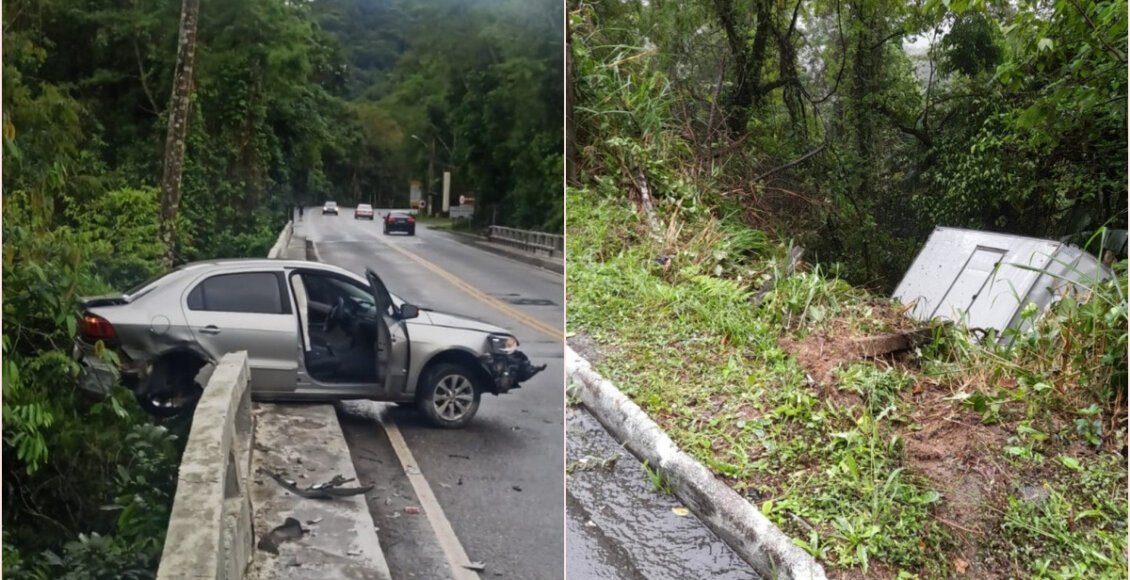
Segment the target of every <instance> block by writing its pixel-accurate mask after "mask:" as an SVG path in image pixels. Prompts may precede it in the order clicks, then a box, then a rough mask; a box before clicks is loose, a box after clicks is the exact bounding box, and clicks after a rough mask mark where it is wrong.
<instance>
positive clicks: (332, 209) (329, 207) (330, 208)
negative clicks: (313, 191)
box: [322, 201, 337, 215]
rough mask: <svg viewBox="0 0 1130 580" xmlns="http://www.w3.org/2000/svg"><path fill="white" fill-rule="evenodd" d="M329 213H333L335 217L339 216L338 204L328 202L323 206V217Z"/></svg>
mask: <svg viewBox="0 0 1130 580" xmlns="http://www.w3.org/2000/svg"><path fill="white" fill-rule="evenodd" d="M328 213H332V214H334V215H337V202H336V201H327V202H326V205H323V206H322V215H326V214H328Z"/></svg>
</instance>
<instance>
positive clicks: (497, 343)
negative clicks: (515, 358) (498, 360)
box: [487, 334, 518, 354]
mask: <svg viewBox="0 0 1130 580" xmlns="http://www.w3.org/2000/svg"><path fill="white" fill-rule="evenodd" d="M487 342H489V343H490V351H491V352H492V353H495V354H514V352H515V351H517V350H518V339H517V338H514V337H513V336H510V335H506V334H492V335H490V336H488V337H487Z"/></svg>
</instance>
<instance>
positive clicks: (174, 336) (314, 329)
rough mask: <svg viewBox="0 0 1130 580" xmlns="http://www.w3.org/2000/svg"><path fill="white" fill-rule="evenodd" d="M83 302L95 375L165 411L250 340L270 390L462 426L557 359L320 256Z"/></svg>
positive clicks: (160, 282) (226, 269)
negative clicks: (488, 397) (486, 396)
mask: <svg viewBox="0 0 1130 580" xmlns="http://www.w3.org/2000/svg"><path fill="white" fill-rule="evenodd" d="M80 305H81V308H82V321H81V324H80V325H79V336H78V337H77V339H76V349H75V356H76V357H77V358H79V359H80V360H82V361H83V363H84V368H86V369H87V372H86V373H84V385H85V386H86V387H87V388H89V389H91V390H99V388H98V387H97V386H96V385H98V384H102V385H105V384H107V383H108V382H109V381H105V380H102V381H99V380H97V378H98V377H103V378H105V377H107V376H109V377H110V378H111V379H116V378H118V377H120V378H121V379H122V382H123V383H124V384H125V385H126V386H128V387H130V388H131V389H132V390H133V391H134V393H135V394H136V395H137V399H138V401H139V403H140V404H141V405H142V407H143V408H145V409H146V411H148V412H150V413H153V414H156V415H165V416H168V415H174V414H177V413H181V412H185V411H186V410H188V409H191V408H192V405H193V404H194V403H195V400H196V399H197V398H199V394H200V392H201V389H202V387H201V385H202V384H205V383H206V382H207V380H206V376H207V374H208V373H209V369H210V368H212V366H213V365H214V364H215V363H216V361H218V360H219V359H220V357H222V356H223V355H224V354H226V353H228V352H234V351H240V350H243V351H247V356H248V364H249V367H250V371H251V384H250V387H251V392H252V396H253V397H254V398H255V399H257V400H267V401H333V400H346V399H371V400H375V401H388V402H395V403H399V404H402V405H414V406H417V407H418V408H419V409H420V411H421V412H422V413H424V414H425V415H426V416H427V418H428V419H429V420H430V421H431V422H432V423H433V424H435V425H437V426H440V427H448V428H453V427H462V426H464V425H466V424H467V423H468V422H469V421H470V420H471V418H472V417H474V415H475V413H476V412H477V411H478V408H479V400H480V397H481V395H482V394H483V393H491V394H495V395H499V394H502V393H505V392H507V391H509V390H510V389H513V388H517V387H519V386H520V384H521V383H522V382H524V381H526V380H529V379H530V378H531V377H533V376H534V375H535V374H537V373H538V372H540V371H541V370H543V369H544V368H545V365H542V366H540V367H538V366H534V365H533V364H531V363H530V361H529V359H528V358H527V357H526V356H525V355H524V354H523V353H522V352H520V351H519V350H518V340H517V339H516V338H515V337H514V336H513V335H512V334H510V333H509V332H507V331H506V330H505V329H502V328H499V327H497V326H493V325H490V324H486V323H483V322H479V321H477V320H472V319H469V318H465V317H462V316H456V315H452V314H444V313H441V312H436V311H433V310H427V309H424V308H420V307H417V306H414V305H412V304H409V303H407V302H405V301H404V300H402V299H400V298H399V297H397V296H395V295H393V294H391V293H390V292H389V291H388V289H387V288H386V287H385V285H384V283H383V282H381V279H380V277H378V276H377V275H376V274H375V273H374V272H372V271H371V270H370V271H368V272H367V275H366V276H365V277H362V276H358V275H356V274H353V273H351V272H349V271H346V270H343V269H341V268H337V267H334V266H330V265H327V264H320V263H316V262H305V261H290V260H266V259H242V260H218V261H209V262H196V263H192V264H186V265H184V266H181V267H179V268H176V269H175V270H173V271H171V272H169V273H166V274H164V275H162V276H160V277H158V278H156V279H154V280H151V281H149V282H147V283H145V284H142V285H141V286H138V287H137V288H134V289H133V290H130V291H129V292H126V293H124V294H120V295H114V296H105V297H98V298H86V299H82V300H80ZM107 353H110V354H107ZM107 360H109V361H111V362H110V363H107V362H106V361H107ZM92 377H94V380H92ZM103 388H104V387H103Z"/></svg>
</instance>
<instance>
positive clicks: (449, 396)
mask: <svg viewBox="0 0 1130 580" xmlns="http://www.w3.org/2000/svg"><path fill="white" fill-rule="evenodd" d="M421 389H422V390H421V391H420V399H419V403H418V404H419V406H420V411H421V412H422V413H423V414H424V415H425V416H426V417H427V418H428V420H429V421H431V422H432V424H433V425H435V426H436V427H441V428H444V429H458V428H460V427H465V426H466V425H467V424H468V423H470V422H471V419H472V418H474V416H475V413H477V412H478V411H479V398H480V395H481V392H480V390H479V388H478V387H476V386H475V376H474V374H472V373H471V372H470V371H469V370H468V369H466V368H465V367H463V366H461V365H456V364H450V363H442V364H438V365H436V366H435V367H433V368H432V369H431V370H429V371H428V374H427V376H426V377H425V378H424V382H423V384H422V385H421Z"/></svg>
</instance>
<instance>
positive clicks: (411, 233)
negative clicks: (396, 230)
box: [408, 227, 416, 236]
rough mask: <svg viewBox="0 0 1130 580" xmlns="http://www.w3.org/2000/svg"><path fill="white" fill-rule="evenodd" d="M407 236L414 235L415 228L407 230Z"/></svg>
mask: <svg viewBox="0 0 1130 580" xmlns="http://www.w3.org/2000/svg"><path fill="white" fill-rule="evenodd" d="M408 235H410V236H414V235H416V228H415V227H411V228H408Z"/></svg>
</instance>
